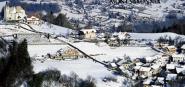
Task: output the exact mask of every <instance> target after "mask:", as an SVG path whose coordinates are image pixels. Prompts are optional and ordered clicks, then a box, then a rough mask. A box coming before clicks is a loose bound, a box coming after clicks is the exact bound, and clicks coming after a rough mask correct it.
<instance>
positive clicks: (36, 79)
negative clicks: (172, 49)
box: [0, 40, 96, 87]
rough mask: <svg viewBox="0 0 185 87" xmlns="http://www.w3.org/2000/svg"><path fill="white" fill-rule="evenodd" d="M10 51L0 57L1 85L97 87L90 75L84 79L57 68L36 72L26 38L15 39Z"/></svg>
mask: <svg viewBox="0 0 185 87" xmlns="http://www.w3.org/2000/svg"><path fill="white" fill-rule="evenodd" d="M1 45H2V44H0V46H1ZM2 47H3V46H1V49H2ZM9 53H10V55H9V56H7V57H6V58H0V87H20V86H21V85H22V84H24V85H26V87H96V85H95V83H94V82H95V79H93V78H92V77H90V76H89V77H87V79H85V80H83V79H81V78H79V77H78V75H76V74H75V73H71V74H70V76H67V75H61V73H60V71H58V70H56V69H53V70H46V71H42V72H39V73H37V74H34V73H33V66H32V61H31V59H30V57H29V54H28V51H27V41H26V40H24V41H23V42H21V43H17V42H15V41H14V42H13V44H12V45H11V46H10V47H9Z"/></svg>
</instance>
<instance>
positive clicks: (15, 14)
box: [4, 5, 26, 21]
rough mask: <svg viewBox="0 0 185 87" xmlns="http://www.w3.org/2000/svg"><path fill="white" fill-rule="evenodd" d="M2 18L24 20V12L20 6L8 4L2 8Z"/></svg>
mask: <svg viewBox="0 0 185 87" xmlns="http://www.w3.org/2000/svg"><path fill="white" fill-rule="evenodd" d="M4 20H5V21H25V20H26V13H25V10H24V9H23V8H22V7H21V6H13V7H10V6H8V5H6V6H5V8H4Z"/></svg>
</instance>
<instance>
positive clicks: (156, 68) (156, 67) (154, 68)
mask: <svg viewBox="0 0 185 87" xmlns="http://www.w3.org/2000/svg"><path fill="white" fill-rule="evenodd" d="M151 68H152V70H151V71H152V75H156V74H158V73H159V72H160V71H161V67H160V65H158V64H153V65H152V66H151Z"/></svg>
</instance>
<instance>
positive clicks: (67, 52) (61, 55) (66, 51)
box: [56, 47, 80, 59]
mask: <svg viewBox="0 0 185 87" xmlns="http://www.w3.org/2000/svg"><path fill="white" fill-rule="evenodd" d="M78 57H80V54H79V52H78V51H77V50H76V49H72V48H70V47H66V48H63V49H61V50H60V51H58V52H57V57H56V59H77V58H78Z"/></svg>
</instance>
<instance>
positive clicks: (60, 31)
mask: <svg viewBox="0 0 185 87" xmlns="http://www.w3.org/2000/svg"><path fill="white" fill-rule="evenodd" d="M31 26H32V27H33V28H34V29H35V30H37V31H40V32H46V33H51V34H55V35H63V36H66V35H67V34H69V33H70V32H71V31H72V30H71V29H69V28H65V27H61V26H57V25H53V24H50V23H46V22H45V23H44V24H42V25H39V26H37V25H31Z"/></svg>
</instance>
